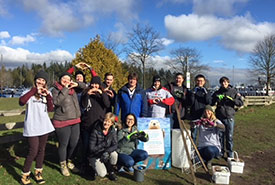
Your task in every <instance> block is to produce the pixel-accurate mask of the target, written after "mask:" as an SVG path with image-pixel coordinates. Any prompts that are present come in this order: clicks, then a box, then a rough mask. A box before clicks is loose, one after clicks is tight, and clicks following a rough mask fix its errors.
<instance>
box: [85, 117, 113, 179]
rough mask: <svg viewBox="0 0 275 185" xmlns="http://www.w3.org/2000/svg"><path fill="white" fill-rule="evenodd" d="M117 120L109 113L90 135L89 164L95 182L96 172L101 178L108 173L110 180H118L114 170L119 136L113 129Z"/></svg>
mask: <svg viewBox="0 0 275 185" xmlns="http://www.w3.org/2000/svg"><path fill="white" fill-rule="evenodd" d="M115 119H116V116H115V115H114V114H113V113H111V112H109V113H107V114H106V115H105V118H104V121H103V122H100V123H98V124H97V125H96V127H95V129H93V130H92V133H91V135H90V138H89V139H90V141H89V149H90V156H89V164H90V166H91V167H92V168H93V171H92V179H93V180H94V179H95V172H96V173H97V175H98V176H100V177H105V176H106V175H107V173H108V174H109V179H110V180H112V181H116V180H117V177H116V175H115V173H114V168H113V166H114V165H116V163H117V152H116V149H117V134H116V130H115V128H114V127H113V125H114V123H115Z"/></svg>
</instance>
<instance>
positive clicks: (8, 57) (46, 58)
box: [0, 46, 73, 65]
mask: <svg viewBox="0 0 275 185" xmlns="http://www.w3.org/2000/svg"><path fill="white" fill-rule="evenodd" d="M0 53H1V54H2V55H3V59H4V63H9V64H10V65H12V63H21V64H25V63H29V64H30V63H36V64H37V63H40V64H41V63H43V62H51V61H58V62H64V61H71V60H72V59H73V56H72V54H71V53H69V52H68V51H65V50H54V51H50V52H47V53H34V52H30V51H29V50H26V49H23V48H16V49H14V48H10V47H7V46H0Z"/></svg>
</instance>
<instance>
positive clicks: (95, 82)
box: [81, 76, 110, 164]
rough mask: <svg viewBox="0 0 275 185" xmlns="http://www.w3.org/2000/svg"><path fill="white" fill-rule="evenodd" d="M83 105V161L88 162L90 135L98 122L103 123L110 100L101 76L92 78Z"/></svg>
mask: <svg viewBox="0 0 275 185" xmlns="http://www.w3.org/2000/svg"><path fill="white" fill-rule="evenodd" d="M81 105H82V107H83V108H84V112H83V115H82V122H81V137H82V142H83V161H84V162H85V163H86V164H87V153H88V149H89V137H90V134H91V132H92V130H93V129H94V128H95V126H96V125H97V124H98V123H102V122H103V120H104V117H105V114H106V110H107V108H108V107H109V106H110V100H109V98H108V95H107V93H105V91H104V89H103V88H102V86H101V79H100V77H99V76H95V77H93V78H92V80H91V83H90V87H89V88H88V89H86V90H85V91H84V92H83V95H82V98H81Z"/></svg>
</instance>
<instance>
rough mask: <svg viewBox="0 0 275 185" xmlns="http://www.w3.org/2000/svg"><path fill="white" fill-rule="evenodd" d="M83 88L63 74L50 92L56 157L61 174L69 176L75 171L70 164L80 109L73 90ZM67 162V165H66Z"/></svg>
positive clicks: (77, 137) (77, 129)
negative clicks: (56, 144)
mask: <svg viewBox="0 0 275 185" xmlns="http://www.w3.org/2000/svg"><path fill="white" fill-rule="evenodd" d="M76 87H80V88H85V84H84V83H81V82H73V81H72V79H71V74H70V73H68V72H64V73H62V74H61V76H60V77H59V82H55V84H54V88H53V90H52V94H53V102H54V105H55V112H54V116H53V125H54V127H55V129H56V134H57V137H58V142H59V145H58V155H59V161H60V166H61V173H62V174H63V175H64V176H69V175H70V172H69V170H68V168H69V169H70V170H73V171H75V172H76V171H77V169H76V168H75V165H74V164H73V162H72V158H73V152H74V149H75V147H76V145H77V143H78V139H79V132H80V129H79V123H80V107H79V103H78V99H77V94H76V92H75V90H74V88H76ZM67 160H68V163H67Z"/></svg>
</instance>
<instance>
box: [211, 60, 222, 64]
mask: <svg viewBox="0 0 275 185" xmlns="http://www.w3.org/2000/svg"><path fill="white" fill-rule="evenodd" d="M213 63H215V64H222V63H225V62H224V60H214V61H213Z"/></svg>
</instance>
